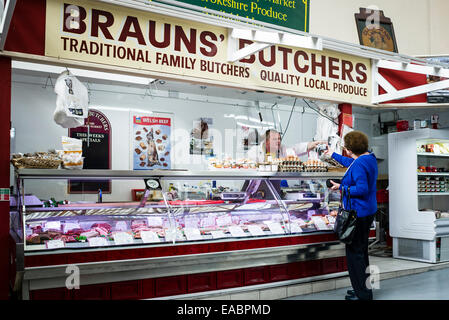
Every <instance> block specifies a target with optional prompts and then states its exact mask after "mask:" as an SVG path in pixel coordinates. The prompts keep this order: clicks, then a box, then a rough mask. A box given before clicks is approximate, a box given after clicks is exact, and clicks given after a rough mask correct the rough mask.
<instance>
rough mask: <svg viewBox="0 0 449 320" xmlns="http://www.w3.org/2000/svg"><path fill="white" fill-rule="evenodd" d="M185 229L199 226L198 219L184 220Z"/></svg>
mask: <svg viewBox="0 0 449 320" xmlns="http://www.w3.org/2000/svg"><path fill="white" fill-rule="evenodd" d="M184 223H185V228H198V226H199V225H200V219H198V218H185V220H184Z"/></svg>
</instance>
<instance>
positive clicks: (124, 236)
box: [114, 232, 134, 245]
mask: <svg viewBox="0 0 449 320" xmlns="http://www.w3.org/2000/svg"><path fill="white" fill-rule="evenodd" d="M114 243H115V244H116V245H122V244H133V243H134V239H133V237H132V236H131V235H130V234H129V233H126V232H117V233H116V234H114Z"/></svg>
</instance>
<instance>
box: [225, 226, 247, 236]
mask: <svg viewBox="0 0 449 320" xmlns="http://www.w3.org/2000/svg"><path fill="white" fill-rule="evenodd" d="M229 232H230V233H231V235H232V236H233V237H246V236H247V235H246V234H245V231H243V229H242V228H240V227H239V226H231V227H229Z"/></svg>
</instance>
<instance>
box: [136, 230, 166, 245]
mask: <svg viewBox="0 0 449 320" xmlns="http://www.w3.org/2000/svg"><path fill="white" fill-rule="evenodd" d="M140 237H141V238H142V241H143V243H156V242H161V239H159V237H158V235H157V233H156V232H153V231H140Z"/></svg>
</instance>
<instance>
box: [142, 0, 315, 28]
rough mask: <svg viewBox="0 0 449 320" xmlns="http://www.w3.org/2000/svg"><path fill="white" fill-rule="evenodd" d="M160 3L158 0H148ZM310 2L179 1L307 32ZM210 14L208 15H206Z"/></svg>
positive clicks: (264, 0) (254, 0) (288, 0)
mask: <svg viewBox="0 0 449 320" xmlns="http://www.w3.org/2000/svg"><path fill="white" fill-rule="evenodd" d="M149 1H154V2H161V3H163V2H162V1H158V0H149ZM310 1H311V0H179V1H176V2H182V3H187V4H191V5H196V6H199V7H203V8H207V9H211V10H216V11H220V12H225V13H230V14H233V15H236V16H239V17H244V18H248V19H252V20H254V21H261V22H266V23H270V24H274V25H277V26H281V27H286V28H291V29H295V30H299V31H305V32H308V31H309V16H310V15H309V13H310ZM207 14H210V13H207Z"/></svg>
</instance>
